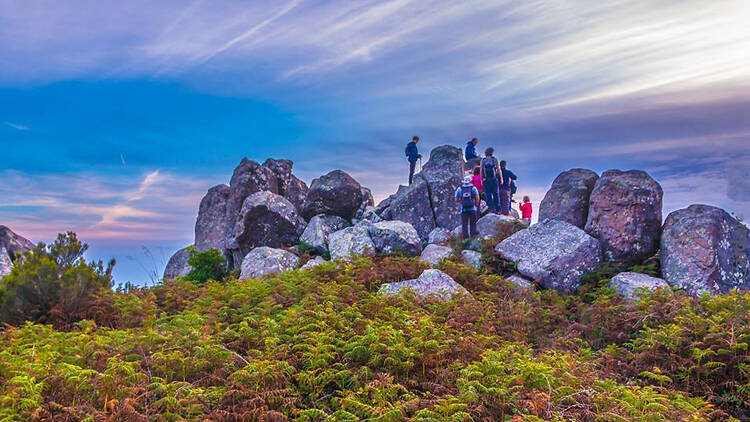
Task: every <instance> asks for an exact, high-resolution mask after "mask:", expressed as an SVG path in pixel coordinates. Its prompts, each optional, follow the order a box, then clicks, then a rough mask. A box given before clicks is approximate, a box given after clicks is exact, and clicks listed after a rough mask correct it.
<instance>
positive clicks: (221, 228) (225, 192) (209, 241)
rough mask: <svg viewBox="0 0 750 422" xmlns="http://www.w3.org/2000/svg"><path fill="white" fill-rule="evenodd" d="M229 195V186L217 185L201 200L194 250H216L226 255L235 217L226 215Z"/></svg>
mask: <svg viewBox="0 0 750 422" xmlns="http://www.w3.org/2000/svg"><path fill="white" fill-rule="evenodd" d="M230 193H231V189H230V188H229V186H227V185H217V186H214V187H212V188H211V189H209V190H208V192H207V193H206V195H205V196H204V197H203V199H202V200H201V203H200V207H199V208H198V218H197V219H196V220H195V249H196V250H198V251H207V250H209V249H218V250H220V251H222V252H223V253H225V254H226V253H227V252H226V251H227V250H228V249H229V246H230V245H231V244H232V243H233V241H234V234H233V233H234V223H235V218H236V216H230V215H229V214H228V213H227V204H228V201H229V196H230Z"/></svg>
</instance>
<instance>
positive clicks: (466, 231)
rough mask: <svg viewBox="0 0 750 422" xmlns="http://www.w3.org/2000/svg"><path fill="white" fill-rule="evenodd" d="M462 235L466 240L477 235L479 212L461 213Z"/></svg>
mask: <svg viewBox="0 0 750 422" xmlns="http://www.w3.org/2000/svg"><path fill="white" fill-rule="evenodd" d="M461 233H462V234H463V236H464V239H468V238H470V237H473V236H476V235H477V212H476V210H471V211H462V212H461Z"/></svg>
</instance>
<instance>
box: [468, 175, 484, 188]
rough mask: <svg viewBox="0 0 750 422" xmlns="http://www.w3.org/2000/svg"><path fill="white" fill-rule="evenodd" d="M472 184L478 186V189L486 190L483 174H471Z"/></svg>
mask: <svg viewBox="0 0 750 422" xmlns="http://www.w3.org/2000/svg"><path fill="white" fill-rule="evenodd" d="M471 184H472V185H474V187H475V188H477V190H478V191H480V192H484V184H482V175H481V174H475V175H473V176H471Z"/></svg>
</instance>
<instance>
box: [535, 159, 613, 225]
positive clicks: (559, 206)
mask: <svg viewBox="0 0 750 422" xmlns="http://www.w3.org/2000/svg"><path fill="white" fill-rule="evenodd" d="M598 179H599V176H598V175H597V174H596V173H594V172H593V171H591V170H587V169H572V170H568V171H564V172H562V173H560V174H558V175H557V177H556V178H555V180H554V181H553V182H552V186H551V187H550V188H549V190H548V191H547V193H546V194H545V195H544V199H542V202H541V203H540V204H539V221H544V220H547V219H550V220H560V221H565V222H567V223H570V224H572V225H574V226H576V227H578V228H581V229H582V228H584V227H586V219H587V218H588V215H589V197H590V196H591V191H592V190H594V185H595V184H596V181H597V180H598Z"/></svg>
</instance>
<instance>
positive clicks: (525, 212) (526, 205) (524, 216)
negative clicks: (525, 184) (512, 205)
mask: <svg viewBox="0 0 750 422" xmlns="http://www.w3.org/2000/svg"><path fill="white" fill-rule="evenodd" d="M518 209H519V210H520V211H521V221H522V222H523V224H526V225H527V226H530V225H531V200H530V199H529V197H528V195H524V196H523V203H522V204H521V205H519V206H518Z"/></svg>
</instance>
